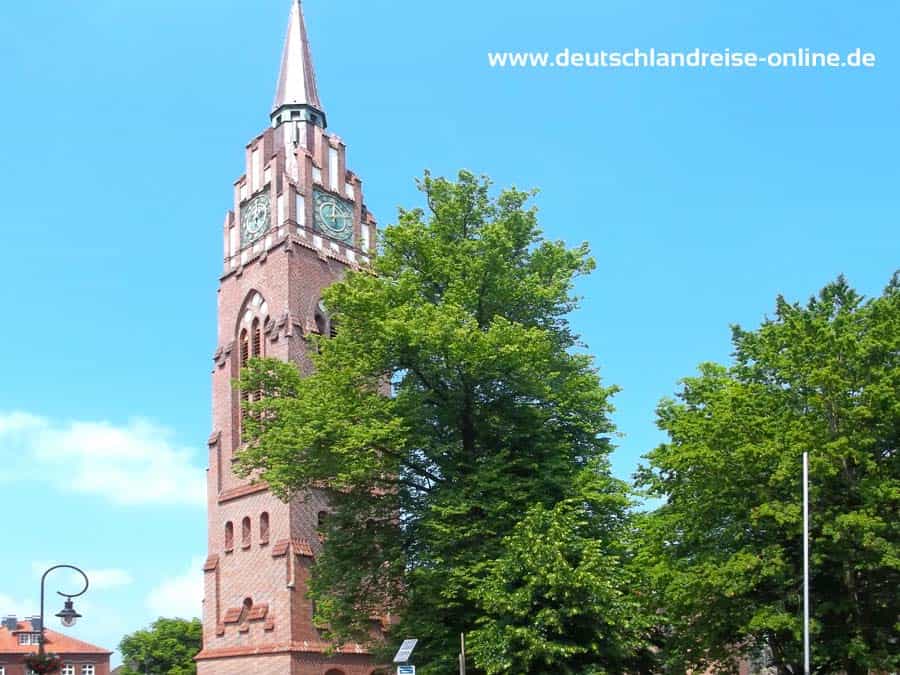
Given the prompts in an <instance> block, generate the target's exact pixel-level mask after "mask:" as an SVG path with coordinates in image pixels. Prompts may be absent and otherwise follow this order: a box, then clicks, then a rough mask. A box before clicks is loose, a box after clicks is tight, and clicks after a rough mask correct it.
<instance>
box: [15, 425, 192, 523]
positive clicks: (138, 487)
mask: <svg viewBox="0 0 900 675" xmlns="http://www.w3.org/2000/svg"><path fill="white" fill-rule="evenodd" d="M171 437H172V433H171V432H170V431H169V430H168V429H165V428H164V427H160V426H158V425H155V424H152V423H150V422H147V421H144V420H135V421H132V422H130V423H128V424H127V425H124V426H115V425H113V424H110V423H108V422H66V423H60V422H54V421H51V420H48V419H46V418H43V417H37V416H35V415H31V414H28V413H22V412H13V413H7V414H3V413H0V454H2V455H3V456H4V458H7V457H8V458H10V461H9V462H8V463H6V466H5V468H4V469H3V470H0V471H4V473H3V474H0V480H23V479H30V480H44V481H47V482H49V483H51V484H53V485H55V486H56V487H57V488H59V489H61V490H65V491H68V492H76V493H81V494H88V495H93V496H98V497H102V498H105V499H108V500H109V501H111V502H113V503H115V504H120V505H140V504H178V505H181V504H189V505H193V506H202V505H204V504H205V503H206V495H205V476H204V471H203V469H202V468H198V467H196V466H194V464H193V462H192V455H193V453H192V451H191V450H190V449H188V448H183V447H178V446H176V445H175V444H174V443H173V442H172V438H171Z"/></svg>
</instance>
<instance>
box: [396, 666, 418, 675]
mask: <svg viewBox="0 0 900 675" xmlns="http://www.w3.org/2000/svg"><path fill="white" fill-rule="evenodd" d="M397 675H416V667H415V666H397Z"/></svg>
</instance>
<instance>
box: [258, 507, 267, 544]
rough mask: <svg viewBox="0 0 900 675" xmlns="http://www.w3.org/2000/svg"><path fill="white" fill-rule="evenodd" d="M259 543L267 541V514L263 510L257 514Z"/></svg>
mask: <svg viewBox="0 0 900 675" xmlns="http://www.w3.org/2000/svg"><path fill="white" fill-rule="evenodd" d="M259 543H260V544H268V543H269V514H268V513H266V512H265V511H263V512H262V513H261V514H260V516H259Z"/></svg>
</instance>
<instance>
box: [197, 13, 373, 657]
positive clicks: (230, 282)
mask: <svg viewBox="0 0 900 675" xmlns="http://www.w3.org/2000/svg"><path fill="white" fill-rule="evenodd" d="M325 128H326V117H325V111H324V110H323V108H322V104H321V103H320V101H319V95H318V91H317V88H316V78H315V72H314V70H313V63H312V58H311V55H310V49H309V42H308V39H307V34H306V26H305V23H304V20H303V14H302V10H301V8H300V0H292V6H291V14H290V21H289V25H288V33H287V38H286V41H285V45H284V55H283V57H282V63H281V73H280V75H279V79H278V86H277V91H276V95H275V103H274V106H273V111H272V124H271V126H270V127H269V128H268V129H267V130H266V131H264V132H263V133H262V134H260V135H259V136H257V137H256V138H254V139H253V140H252V141H251V142H250V143H249V145H247V148H246V173H245V174H244V175H243V176H241V178H240V179H238V181H237V182H236V183H235V187H234V209H233V210H232V211H229V212H228V213H227V215H226V216H225V225H224V250H225V254H224V258H225V266H224V270H223V272H222V276H221V280H220V285H219V291H218V348H217V349H216V352H215V357H214V361H215V365H214V369H213V378H212V379H213V386H212V399H213V409H212V412H213V433H212V435H211V436H210V438H209V472H208V511H209V535H208V546H209V557H208V558H207V560H206V564H205V565H204V589H205V590H204V601H203V602H204V604H203V651H202V652H201V653H200V654H199V655H198V656H197V665H198V672H199V675H238V674H240V675H245V674H246V673H255V674H262V675H267V674H272V675H275V674H277V675H370V673H372V672H373V669H374V667H373V665H372V663H371V659H370V657H369V655H368V654H367V653H365V651H364V650H363V649H362V648H360V647H359V646H358V645H349V646H346V647H345V648H343V649H342V650H341V651H339V652H338V653H336V654H333V655H330V656H328V655H326V653H325V652H326V649H327V647H328V645H327V644H325V643H323V641H322V639H321V637H320V635H319V634H318V632H317V630H316V628H315V627H314V626H313V623H312V605H311V602H310V600H309V599H307V598H306V588H307V580H308V578H309V573H310V566H311V564H312V561H313V559H314V557H315V555H316V552H317V550H318V548H319V546H320V543H319V541H318V538H317V524H318V522H319V519H320V518H322V517H324V516H325V515H326V514H327V509H328V505H327V503H326V501H325V499H324V498H323V496H322V495H318V494H312V495H309V496H308V498H306V499H303V498H298V499H295V500H294V501H292V502H290V503H287V504H286V503H284V502H282V501H280V500H279V499H278V498H276V497H275V496H274V495H272V494H271V493H270V492H269V491H268V490H267V488H266V485H265V484H261V483H252V482H250V481H248V480H242V479H239V478H238V477H237V476H235V475H234V473H233V471H232V460H233V458H234V455H235V452H236V451H237V450H238V449H239V448H240V443H241V414H240V396H241V394H240V392H238V391H236V390H235V389H234V388H233V387H232V381H233V380H234V379H235V378H236V377H237V376H238V373H239V371H240V368H241V365H242V364H243V363H245V362H246V360H247V359H249V358H252V357H253V356H268V357H275V358H279V359H284V360H287V361H294V362H295V363H297V364H298V365H299V366H300V368H301V370H304V371H307V372H308V369H309V368H310V363H309V360H308V358H307V355H306V352H307V349H308V342H307V337H308V335H309V334H311V333H323V332H327V331H330V329H331V327H330V325H329V320H328V317H327V315H325V313H324V311H323V310H322V308H321V306H320V301H319V299H320V296H321V293H322V290H323V289H324V288H325V287H326V286H328V285H329V284H330V283H332V282H333V281H335V280H336V279H339V278H340V277H341V275H342V274H343V273H344V272H345V271H346V270H347V269H348V268H356V267H358V266H365V265H366V264H368V262H369V255H370V254H371V250H372V247H373V246H374V243H375V219H374V218H373V217H372V215H371V214H370V213H369V212H368V211H367V210H366V207H365V204H364V203H363V193H362V183H361V182H360V179H359V178H358V177H357V176H356V175H355V174H354V173H352V172H351V171H349V170H348V169H347V166H346V148H345V146H344V143H343V141H342V140H341V139H340V138H339V137H337V136H335V135H332V134H329V133H327V132H326V130H325Z"/></svg>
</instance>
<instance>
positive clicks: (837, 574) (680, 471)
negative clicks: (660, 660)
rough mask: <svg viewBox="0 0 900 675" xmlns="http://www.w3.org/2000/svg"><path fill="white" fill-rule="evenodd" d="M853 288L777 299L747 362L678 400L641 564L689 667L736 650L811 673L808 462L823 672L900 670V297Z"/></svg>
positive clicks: (816, 638) (713, 369)
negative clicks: (805, 626) (805, 593)
mask: <svg viewBox="0 0 900 675" xmlns="http://www.w3.org/2000/svg"><path fill="white" fill-rule="evenodd" d="M898 288H900V285H898V279H897V277H896V276H895V277H894V279H893V280H892V281H891V282H890V284H889V285H888V286H887V288H886V289H885V291H884V293H883V295H882V296H880V297H877V298H874V299H872V300H869V301H865V300H864V299H863V298H862V297H861V296H860V295H859V294H857V293H856V292H855V291H854V290H853V289H852V288H850V286H849V285H848V283H847V282H846V280H844V279H843V278H839V279H838V280H837V281H835V282H833V283H831V284H829V285H828V286H826V287H825V288H824V289H822V291H821V292H820V293H819V294H818V296H817V297H815V298H813V299H811V300H810V301H809V303H808V304H806V305H805V306H801V305H799V304H791V303H789V302H787V301H786V300H785V299H784V298H778V301H777V305H776V309H775V316H774V318H772V319H769V320H766V321H765V322H764V323H763V325H762V326H761V327H760V328H759V329H758V330H754V331H747V330H743V329H741V328H740V327H735V328H734V329H733V344H734V363H733V364H732V365H731V366H729V367H725V366H721V365H717V364H713V363H706V364H703V365H702V366H701V367H700V372H699V374H698V375H697V376H694V377H689V378H686V379H685V380H683V382H682V388H681V391H680V392H679V393H678V397H677V400H664V401H663V402H662V403H661V404H660V405H659V408H658V424H659V426H660V428H661V429H663V430H664V431H665V432H666V433H667V434H668V436H669V441H668V442H667V443H664V444H662V445H660V446H659V447H658V448H656V449H655V450H654V451H653V452H651V453H650V454H649V455H648V459H649V465H648V466H646V467H643V468H642V470H641V471H640V472H639V481H640V483H641V484H642V485H643V486H644V487H645V488H646V489H647V490H648V491H649V494H650V495H651V496H654V497H658V498H662V499H664V500H665V504H664V505H663V506H661V507H660V508H659V509H658V510H657V511H655V512H654V513H653V514H652V515H651V516H650V517H649V518H647V520H646V521H645V523H646V530H645V535H646V537H645V542H644V550H643V552H642V557H641V562H642V563H643V566H644V568H645V569H646V570H647V571H648V573H649V574H650V575H651V577H652V579H653V581H654V584H655V590H656V591H657V592H658V594H659V595H658V596H657V597H656V602H657V604H658V607H659V610H660V611H661V612H662V613H664V615H665V616H666V617H667V619H668V621H669V622H670V640H669V644H668V648H667V657H668V659H669V661H670V665H671V666H673V667H675V668H685V667H686V666H693V667H703V666H705V665H709V664H714V665H715V667H716V668H717V669H721V670H725V669H727V668H728V667H729V661H730V660H731V657H732V656H733V655H734V654H735V653H736V652H740V651H743V652H750V653H756V654H759V655H761V656H765V657H766V658H767V659H768V660H769V661H770V662H771V663H772V664H773V665H774V666H776V667H777V668H778V670H779V673H788V672H790V673H801V672H803V670H802V643H801V631H802V607H801V602H802V595H801V592H802V510H801V506H802V499H801V494H802V493H801V455H802V453H803V452H804V451H806V452H808V453H809V457H810V460H809V461H810V504H811V506H810V510H811V535H810V536H811V542H810V549H811V594H812V595H811V605H812V608H811V615H812V619H813V621H812V646H813V649H812V652H813V654H812V656H813V665H814V670H815V671H816V672H822V673H831V672H846V673H849V674H850V675H855V674H861V673H866V672H867V671H868V670H870V669H871V670H882V671H894V670H897V668H898V667H900V655H898V652H900V650H898V642H897V641H898V632H900V623H898V617H900V594H898V592H897V589H898V588H900V536H898V535H900V514H898V505H900V458H898V453H897V447H898V431H900V398H898V391H900V294H898Z"/></svg>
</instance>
